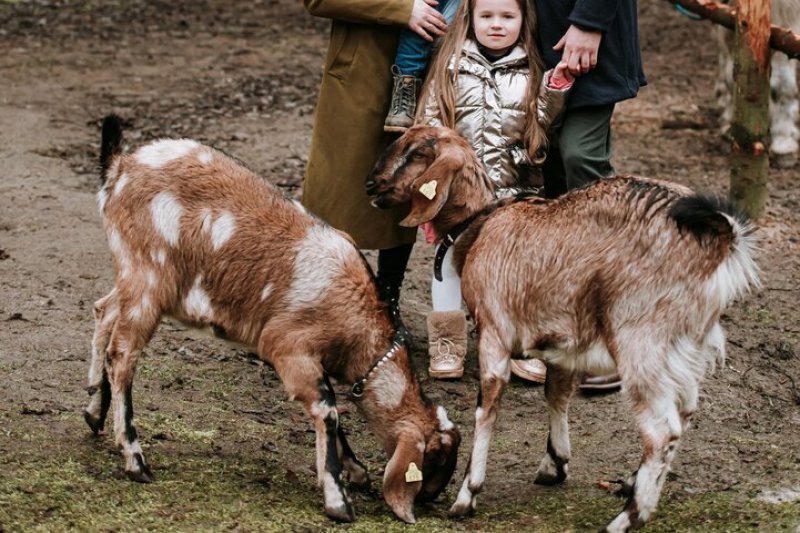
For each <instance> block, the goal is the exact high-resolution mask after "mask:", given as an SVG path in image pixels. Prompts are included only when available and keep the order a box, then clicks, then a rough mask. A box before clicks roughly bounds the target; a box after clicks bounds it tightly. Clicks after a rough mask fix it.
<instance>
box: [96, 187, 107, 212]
mask: <svg viewBox="0 0 800 533" xmlns="http://www.w3.org/2000/svg"><path fill="white" fill-rule="evenodd" d="M107 200H108V191H106V188H105V186H103V187H100V190H99V191H97V210H98V211H99V212H100V214H101V215H102V214H103V211H104V210H105V208H106V201H107Z"/></svg>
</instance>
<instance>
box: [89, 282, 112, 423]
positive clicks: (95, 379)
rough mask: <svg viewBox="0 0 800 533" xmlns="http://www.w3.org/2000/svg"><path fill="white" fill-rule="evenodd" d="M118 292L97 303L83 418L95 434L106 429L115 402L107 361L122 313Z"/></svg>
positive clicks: (109, 294)
mask: <svg viewBox="0 0 800 533" xmlns="http://www.w3.org/2000/svg"><path fill="white" fill-rule="evenodd" d="M116 295H117V290H116V289H113V290H112V291H111V292H109V293H108V294H107V295H105V296H104V297H103V298H101V299H99V300H97V302H95V304H94V321H95V330H94V337H93V338H92V360H91V362H90V363H89V386H88V387H87V388H86V390H87V392H88V393H89V405H87V406H86V409H85V410H84V412H83V418H84V420H86V423H87V424H88V425H89V427H90V428H91V430H92V432H93V433H94V434H95V435H99V434H100V433H101V432H102V430H103V426H105V422H106V416H107V415H108V408H109V406H110V405H111V384H110V383H109V381H108V372H106V368H105V363H106V349H107V348H108V341H109V338H110V337H111V331H112V330H113V328H114V324H115V323H116V321H117V316H118V315H119V308H118V305H117V299H116Z"/></svg>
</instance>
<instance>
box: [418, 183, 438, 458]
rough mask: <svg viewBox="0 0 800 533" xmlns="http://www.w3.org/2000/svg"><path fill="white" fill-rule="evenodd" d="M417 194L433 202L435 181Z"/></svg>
mask: <svg viewBox="0 0 800 533" xmlns="http://www.w3.org/2000/svg"><path fill="white" fill-rule="evenodd" d="M419 192H420V193H421V194H422V196H424V197H425V198H427V199H428V200H433V197H434V196H436V180H431V181H429V182H427V183H423V184H422V187H420V188H419ZM412 464H413V463H412Z"/></svg>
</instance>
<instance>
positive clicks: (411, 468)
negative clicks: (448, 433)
mask: <svg viewBox="0 0 800 533" xmlns="http://www.w3.org/2000/svg"><path fill="white" fill-rule="evenodd" d="M434 183H435V182H434ZM415 481H422V471H421V470H420V469H419V468H417V465H416V463H409V464H408V470H406V483H414V482H415Z"/></svg>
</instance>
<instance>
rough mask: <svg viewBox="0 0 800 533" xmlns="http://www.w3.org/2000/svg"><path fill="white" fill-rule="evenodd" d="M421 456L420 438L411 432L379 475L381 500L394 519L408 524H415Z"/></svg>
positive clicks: (423, 448) (422, 444) (421, 445)
mask: <svg viewBox="0 0 800 533" xmlns="http://www.w3.org/2000/svg"><path fill="white" fill-rule="evenodd" d="M424 452H425V439H423V438H422V434H420V433H418V432H416V431H415V432H413V433H411V434H407V435H404V436H402V437H401V438H400V440H399V441H398V442H397V447H396V448H395V449H394V453H393V454H392V458H391V459H389V462H388V463H387V465H386V472H385V473H384V475H383V499H384V500H385V501H386V504H387V505H388V506H389V507H390V508H391V509H392V512H394V514H395V515H396V516H397V518H399V519H400V520H402V521H403V522H406V523H408V524H413V523H414V522H416V521H417V519H416V518H415V517H414V499H415V498H416V497H417V493H418V492H419V491H420V489H421V488H422V481H423V480H422V462H423V459H424Z"/></svg>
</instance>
